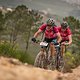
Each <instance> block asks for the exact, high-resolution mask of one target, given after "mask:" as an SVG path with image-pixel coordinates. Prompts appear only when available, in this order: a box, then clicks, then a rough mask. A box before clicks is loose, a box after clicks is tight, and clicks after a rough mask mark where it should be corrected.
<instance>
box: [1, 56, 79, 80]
mask: <svg viewBox="0 0 80 80" xmlns="http://www.w3.org/2000/svg"><path fill="white" fill-rule="evenodd" d="M72 71H73V72H72V73H60V72H58V71H56V70H54V71H51V70H44V69H40V68H35V67H33V66H31V65H28V64H27V63H25V64H23V63H21V62H20V61H18V60H16V59H12V58H4V57H0V80H80V67H77V68H76V69H73V70H72Z"/></svg>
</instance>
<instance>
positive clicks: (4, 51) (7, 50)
mask: <svg viewBox="0 0 80 80" xmlns="http://www.w3.org/2000/svg"><path fill="white" fill-rule="evenodd" d="M0 55H1V56H6V57H12V58H16V59H19V60H20V61H22V62H24V63H25V62H27V63H30V64H33V60H32V57H31V56H30V55H29V54H28V53H25V52H24V51H21V50H17V48H13V46H12V45H11V44H10V43H8V42H4V43H1V44H0Z"/></svg>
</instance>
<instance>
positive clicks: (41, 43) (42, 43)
mask: <svg viewBox="0 0 80 80" xmlns="http://www.w3.org/2000/svg"><path fill="white" fill-rule="evenodd" d="M40 46H48V43H46V42H40Z"/></svg>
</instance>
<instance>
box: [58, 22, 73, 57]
mask: <svg viewBox="0 0 80 80" xmlns="http://www.w3.org/2000/svg"><path fill="white" fill-rule="evenodd" d="M58 30H59V32H60V35H61V37H62V40H61V52H62V56H63V54H64V51H65V45H70V44H71V43H72V32H71V30H70V27H69V25H68V23H67V22H66V21H63V22H62V23H61V27H58Z"/></svg>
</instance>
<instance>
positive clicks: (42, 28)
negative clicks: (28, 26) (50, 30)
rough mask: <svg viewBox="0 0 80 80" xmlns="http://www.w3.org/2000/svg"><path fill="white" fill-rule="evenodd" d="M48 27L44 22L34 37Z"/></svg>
mask: <svg viewBox="0 0 80 80" xmlns="http://www.w3.org/2000/svg"><path fill="white" fill-rule="evenodd" d="M45 28H46V24H43V25H41V26H40V28H39V30H38V31H37V32H36V33H35V34H34V38H37V36H38V35H39V33H41V32H42V31H44V29H45Z"/></svg>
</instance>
